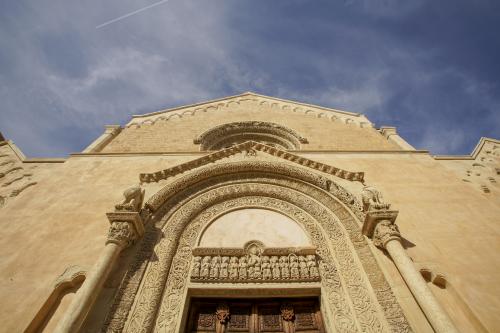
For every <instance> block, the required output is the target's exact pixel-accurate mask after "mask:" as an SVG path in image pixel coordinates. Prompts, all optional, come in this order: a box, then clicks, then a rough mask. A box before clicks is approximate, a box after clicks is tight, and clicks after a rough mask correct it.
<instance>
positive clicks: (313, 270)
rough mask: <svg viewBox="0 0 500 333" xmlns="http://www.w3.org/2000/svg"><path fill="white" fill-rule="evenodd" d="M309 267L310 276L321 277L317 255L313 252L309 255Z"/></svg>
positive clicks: (312, 277)
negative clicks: (317, 264)
mask: <svg viewBox="0 0 500 333" xmlns="http://www.w3.org/2000/svg"><path fill="white" fill-rule="evenodd" d="M306 258H307V267H308V268H309V277H310V278H311V279H317V278H318V277H319V272H318V267H317V266H316V257H315V256H314V255H312V254H310V255H308V256H307V257H306Z"/></svg>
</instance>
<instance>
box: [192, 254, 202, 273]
mask: <svg viewBox="0 0 500 333" xmlns="http://www.w3.org/2000/svg"><path fill="white" fill-rule="evenodd" d="M200 268H201V257H194V259H193V268H192V269H191V277H192V278H199V277H200Z"/></svg>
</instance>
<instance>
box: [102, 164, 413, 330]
mask: <svg viewBox="0 0 500 333" xmlns="http://www.w3.org/2000/svg"><path fill="white" fill-rule="evenodd" d="M280 167H282V168H286V172H276V170H280ZM272 170H274V172H272ZM228 171H232V172H228ZM282 171H283V170H282ZM284 175H287V176H284ZM243 197H246V198H251V197H253V198H256V199H254V200H260V201H261V202H260V206H262V205H264V204H265V202H267V203H268V204H272V203H274V204H275V205H276V207H275V208H276V209H278V208H279V210H280V211H283V210H285V208H286V207H295V208H294V209H295V212H296V214H291V216H293V217H294V219H295V220H299V221H298V222H300V223H303V224H307V225H309V228H308V230H309V231H310V232H311V233H312V234H314V237H315V239H316V240H320V239H322V242H323V243H324V244H326V245H323V247H322V248H321V249H320V256H321V257H322V258H324V260H326V261H327V264H326V265H324V266H322V269H321V270H322V276H323V281H324V282H323V283H325V284H330V288H329V289H327V290H328V291H327V293H328V295H330V296H329V297H330V300H329V302H328V308H329V311H331V318H330V320H331V321H330V324H331V325H334V326H335V327H336V331H341V332H342V331H343V332H353V331H398V332H400V331H410V328H409V326H408V324H407V322H406V319H405V318H404V315H403V313H402V310H401V308H400V307H399V304H398V303H397V301H396V299H395V297H394V295H393V294H392V291H391V289H390V287H389V285H388V284H387V282H386V280H385V278H384V276H383V274H382V272H381V271H380V269H379V268H378V266H377V263H376V261H375V259H374V257H373V255H372V253H371V251H370V249H369V248H368V245H367V243H366V241H365V240H364V238H363V236H362V235H361V232H360V228H359V220H358V219H359V218H360V217H362V216H363V214H362V212H361V210H360V209H357V208H356V207H360V205H359V203H358V204H357V205H356V204H355V203H356V202H357V200H355V198H354V197H353V196H352V195H351V194H349V193H348V192H347V191H345V190H343V189H342V188H341V187H340V186H338V185H336V184H334V183H333V182H331V181H330V180H328V179H326V178H324V177H322V176H320V175H318V174H314V173H311V172H309V171H305V170H301V169H300V168H297V167H292V166H288V165H285V166H284V165H279V164H276V163H271V162H262V161H261V162H259V161H252V162H240V163H228V164H220V165H215V166H212V167H208V168H201V169H198V170H194V171H192V172H191V173H190V174H187V175H185V176H183V177H181V178H180V179H178V180H176V181H174V182H172V183H170V184H169V185H167V186H166V187H165V188H164V189H163V190H161V191H159V192H158V193H157V195H155V196H153V198H151V199H150V200H149V202H148V204H147V208H148V209H149V210H150V211H151V212H152V213H153V216H152V222H155V224H156V226H157V227H158V228H161V229H163V230H162V232H161V233H159V232H158V229H155V228H150V230H149V231H148V232H147V233H146V236H145V241H144V242H143V244H142V249H141V250H139V252H138V255H137V260H136V261H137V263H135V264H133V266H134V267H138V268H139V269H134V270H130V271H129V273H127V276H126V277H125V278H124V280H123V283H122V286H121V287H120V290H119V292H118V294H117V297H116V299H115V303H114V306H113V309H112V311H111V312H110V315H109V317H108V320H107V321H106V326H105V329H106V330H107V331H110V332H114V331H122V330H123V324H124V322H125V321H127V326H126V327H125V331H127V332H132V331H133V332H136V331H138V332H142V331H144V332H145V331H148V330H149V329H151V328H152V327H153V326H154V324H155V322H156V323H157V324H158V325H159V326H161V327H162V328H163V329H162V331H166V332H169V331H175V329H176V327H175V326H174V327H171V323H172V320H173V321H176V320H178V315H179V311H180V310H179V306H181V305H182V304H181V303H183V302H182V298H183V297H185V288H186V287H185V284H186V283H187V279H188V277H189V271H188V267H189V265H190V262H191V255H192V252H191V251H192V246H193V244H195V243H194V242H195V240H196V236H197V232H198V230H201V226H202V224H203V223H206V222H207V221H209V220H210V218H211V217H212V214H213V212H211V209H215V208H213V207H219V206H221V205H222V206H224V204H225V203H230V202H231V201H234V200H243V199H240V198H243ZM263 202H264V203H263ZM248 204H250V203H249V202H247V203H246V205H248ZM231 207H234V204H229V206H228V207H226V208H231ZM347 207H349V209H348V208H347ZM353 208H354V210H356V209H357V211H356V212H354V214H353ZM355 216H357V217H358V218H356V217H355ZM299 217H300V218H299ZM311 228H312V229H311ZM315 230H316V231H315ZM336 239H337V240H338V242H337V241H335V242H336V243H335V242H334V240H336ZM319 243H321V241H320V242H319ZM153 246H155V248H154V250H153ZM148 253H149V254H148ZM329 254H330V255H329ZM174 256H175V260H174ZM335 258H336V259H335ZM356 258H358V259H356ZM172 263H173V266H172ZM349 267H351V268H349ZM141 280H142V281H141ZM139 285H141V288H139ZM176 288H177V291H178V292H177V293H176V292H172V290H175V289H176ZM325 288H326V287H325ZM162 295H163V299H165V300H170V301H166V302H161V299H162ZM331 295H333V296H331ZM165 297H166V298H165ZM179 297H180V299H181V301H174V300H175V299H177V300H178V299H179ZM132 302H134V306H132ZM346 302H347V303H346ZM158 308H160V311H159V312H158V315H157V312H156V311H157V310H158ZM131 309H132V311H130V310H131ZM346 311H347V312H346ZM127 318H128V319H127ZM172 318H173V319H172ZM177 322H178V321H177Z"/></svg>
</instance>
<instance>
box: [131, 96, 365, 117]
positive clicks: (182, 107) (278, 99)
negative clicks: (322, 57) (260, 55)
mask: <svg viewBox="0 0 500 333" xmlns="http://www.w3.org/2000/svg"><path fill="white" fill-rule="evenodd" d="M244 96H258V97H263V98H268V99H272V100H275V101H280V102H285V103H294V104H298V105H302V106H306V107H312V108H317V109H321V110H326V111H331V112H338V113H343V114H346V115H349V116H356V117H360V116H364V114H361V113H355V112H349V111H343V110H338V109H332V108H327V107H324V106H320V105H315V104H307V103H303V102H298V101H294V100H289V99H288V100H287V99H282V98H277V97H272V96H266V95H261V94H257V93H254V92H251V91H247V92H244V93H242V94H238V95H232V96H226V97H221V98H217V99H211V100H208V101H204V102H199V103H194V104H186V105H181V106H177V107H174V108H168V109H163V110H159V111H154V112H149V113H145V114H139V115H132V118H144V117H150V116H155V115H158V114H161V113H164V112H171V111H176V110H181V109H185V108H190V107H195V106H200V105H205V104H210V103H215V102H220V101H223V100H227V99H230V98H237V97H244Z"/></svg>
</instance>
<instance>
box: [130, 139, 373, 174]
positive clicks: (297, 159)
mask: <svg viewBox="0 0 500 333" xmlns="http://www.w3.org/2000/svg"><path fill="white" fill-rule="evenodd" d="M248 151H253V152H255V153H252V155H255V154H256V152H257V151H259V152H263V153H267V154H269V155H271V156H275V157H279V158H281V159H284V160H287V161H290V162H293V163H296V164H298V165H302V166H305V167H309V168H311V169H314V170H317V171H320V172H323V173H327V174H330V175H333V176H335V177H339V178H342V179H346V180H350V181H359V182H363V178H364V173H363V172H352V171H346V170H342V169H339V168H336V167H334V166H331V165H327V164H324V163H320V162H316V161H313V160H310V159H308V158H305V157H301V156H298V155H295V154H292V153H289V152H287V151H284V150H281V149H277V148H275V147H270V146H266V145H264V144H262V143H258V142H254V141H247V142H244V143H242V144H238V145H235V146H232V147H230V148H226V149H222V150H220V151H217V152H215V153H212V154H209V155H206V156H203V157H200V158H197V159H195V160H192V161H189V162H186V163H183V164H179V165H177V166H175V167H172V168H168V169H165V170H162V171H157V172H153V173H141V174H140V175H139V179H140V181H141V183H156V182H159V181H160V180H165V179H168V178H170V177H173V176H176V175H178V174H181V173H184V172H186V171H189V170H192V169H195V168H198V167H201V166H204V165H207V164H209V163H213V162H216V161H218V160H221V159H223V158H226V157H229V156H232V155H236V154H239V153H246V152H248Z"/></svg>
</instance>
